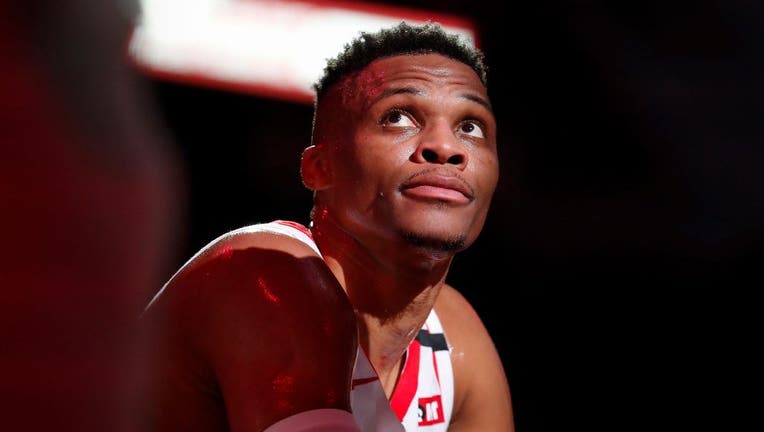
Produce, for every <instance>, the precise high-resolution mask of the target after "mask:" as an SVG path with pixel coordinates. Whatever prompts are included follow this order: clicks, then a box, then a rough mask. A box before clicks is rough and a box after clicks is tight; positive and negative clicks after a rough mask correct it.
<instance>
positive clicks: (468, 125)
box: [459, 120, 485, 138]
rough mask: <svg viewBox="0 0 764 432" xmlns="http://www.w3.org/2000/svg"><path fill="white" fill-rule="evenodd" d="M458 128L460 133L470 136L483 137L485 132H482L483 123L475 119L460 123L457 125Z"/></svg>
mask: <svg viewBox="0 0 764 432" xmlns="http://www.w3.org/2000/svg"><path fill="white" fill-rule="evenodd" d="M459 130H460V131H461V132H462V133H465V134H467V135H469V136H471V137H474V138H485V133H484V132H483V125H481V124H480V123H478V122H476V121H472V120H470V121H466V122H464V123H462V124H461V125H460V126H459Z"/></svg>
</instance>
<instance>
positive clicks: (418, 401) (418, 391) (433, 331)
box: [237, 221, 454, 432]
mask: <svg viewBox="0 0 764 432" xmlns="http://www.w3.org/2000/svg"><path fill="white" fill-rule="evenodd" d="M241 230H243V231H251V232H257V231H261V232H263V231H264V232H271V233H279V234H284V235H288V236H290V237H293V238H295V239H298V240H300V241H302V242H303V243H305V244H307V245H309V246H310V247H311V248H313V250H315V251H316V252H317V253H318V254H319V255H321V253H320V251H319V250H318V246H316V243H315V242H314V241H313V238H312V236H311V234H310V231H309V230H308V229H307V228H305V227H304V226H302V225H300V224H298V223H295V222H289V221H275V222H271V223H268V224H260V225H254V226H251V227H245V228H242V229H241ZM237 231H239V230H237ZM350 398H351V406H352V409H353V416H354V417H355V419H356V422H357V423H358V425H359V426H360V427H361V430H362V431H363V432H401V431H406V432H414V431H421V432H445V431H446V430H447V429H448V425H449V422H450V421H451V413H452V410H453V407H454V377H453V371H452V369H451V357H450V350H449V347H448V343H447V341H446V337H445V334H444V333H443V328H442V326H441V324H440V320H439V319H438V316H437V315H436V314H435V311H434V310H433V311H430V315H429V316H428V317H427V320H426V321H425V323H424V326H422V329H421V330H419V333H418V334H417V336H416V338H415V339H414V340H413V341H412V342H411V344H410V345H409V347H408V350H407V351H406V358H405V362H404V365H403V370H402V372H401V376H400V378H399V380H398V383H397V385H396V386H395V391H394V392H393V394H392V397H391V398H390V400H389V401H388V399H387V397H386V396H385V392H384V390H383V389H382V385H381V383H380V381H379V377H378V376H377V373H376V371H375V370H374V367H373V366H372V365H371V363H370V362H369V360H368V358H367V356H366V353H365V352H364V351H363V349H362V348H360V347H359V348H358V353H357V356H356V362H355V368H354V369H353V384H352V390H351V394H350Z"/></svg>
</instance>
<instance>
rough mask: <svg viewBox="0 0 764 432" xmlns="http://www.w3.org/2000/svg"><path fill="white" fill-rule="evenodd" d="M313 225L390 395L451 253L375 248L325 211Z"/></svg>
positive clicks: (446, 267) (363, 346)
mask: <svg viewBox="0 0 764 432" xmlns="http://www.w3.org/2000/svg"><path fill="white" fill-rule="evenodd" d="M311 231H312V232H313V236H314V238H315V240H316V243H317V244H318V247H319V249H320V250H321V254H322V255H323V257H324V260H325V261H326V263H327V265H328V266H329V268H330V269H331V270H332V272H333V273H334V275H335V277H337V280H338V281H339V282H340V284H341V285H342V287H343V288H344V290H345V292H346V293H347V295H348V298H349V299H350V302H351V303H352V304H353V307H354V309H355V312H356V316H357V318H358V323H359V325H358V327H359V341H360V344H361V347H362V348H363V349H364V351H365V352H366V354H367V355H368V357H369V360H370V361H371V363H372V365H373V366H374V368H375V369H376V370H377V373H378V374H379V375H380V379H381V380H382V383H383V385H384V387H385V390H386V392H387V393H388V396H389V395H390V393H391V392H392V389H393V387H394V383H395V380H396V379H397V376H398V371H399V369H400V364H401V363H400V361H401V358H402V356H403V354H404V353H405V352H406V349H407V348H408V346H409V344H410V343H411V341H412V340H413V339H414V337H415V336H416V335H417V333H418V331H419V329H420V328H421V327H422V325H423V324H424V321H425V320H426V319H427V316H428V314H429V313H430V311H431V310H432V308H433V306H434V304H435V300H436V298H437V295H438V293H439V292H440V289H441V287H442V286H443V283H444V280H445V277H446V274H447V273H448V269H449V266H450V263H451V257H449V258H447V259H445V260H444V259H442V257H441V258H440V259H435V258H433V257H432V256H431V255H430V254H426V253H422V252H421V251H419V250H417V249H416V247H414V246H404V247H400V246H396V248H395V250H389V249H385V250H381V249H373V248H372V247H370V246H369V245H368V244H367V243H362V242H360V241H358V239H357V238H356V237H355V236H354V235H352V233H350V232H348V231H347V230H345V229H343V228H342V227H341V226H340V225H339V224H338V223H337V221H336V220H335V219H333V218H331V217H330V216H327V215H326V214H324V215H323V216H322V217H320V218H317V219H316V220H314V224H313V226H312V228H311ZM386 243H390V242H386ZM401 244H404V243H401Z"/></svg>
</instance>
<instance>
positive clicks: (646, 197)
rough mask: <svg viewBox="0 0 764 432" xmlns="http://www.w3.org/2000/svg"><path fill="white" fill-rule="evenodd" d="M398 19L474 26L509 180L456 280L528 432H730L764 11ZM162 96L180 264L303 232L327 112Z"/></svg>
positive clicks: (505, 10)
mask: <svg viewBox="0 0 764 432" xmlns="http://www.w3.org/2000/svg"><path fill="white" fill-rule="evenodd" d="M384 3H388V4H397V5H406V6H409V7H421V8H427V9H432V10H436V11H440V12H448V13H458V14H462V15H466V16H468V17H470V18H472V19H473V20H475V22H476V23H477V24H478V26H479V28H478V31H479V34H480V41H479V43H480V45H481V48H483V50H484V51H485V53H486V56H487V60H488V62H489V64H490V66H491V69H490V74H489V91H490V95H491V98H492V101H493V104H494V107H495V113H496V117H497V119H498V122H499V125H500V129H499V144H500V156H501V164H502V178H501V182H500V186H499V189H498V191H497V193H496V197H495V201H494V206H493V210H492V213H491V215H490V216H489V219H488V221H487V225H486V227H485V230H484V234H483V235H482V237H481V238H480V239H479V240H478V242H477V243H476V244H475V245H474V246H473V247H472V248H471V249H469V250H467V251H465V252H464V253H462V254H461V255H459V256H457V258H456V259H455V261H454V265H453V268H452V271H451V273H450V276H449V280H450V282H451V283H452V284H453V285H455V286H456V287H457V288H458V289H460V290H461V292H462V293H463V294H464V295H465V296H466V297H467V298H468V299H469V300H470V301H471V302H472V303H473V304H474V306H475V308H476V309H477V310H478V312H479V313H480V314H481V316H482V317H483V319H484V321H485V324H486V326H487V327H488V329H489V331H490V332H491V333H492V334H493V336H494V338H495V342H496V345H497V347H498V349H499V352H500V354H501V356H502V359H503V361H504V365H505V368H506V371H507V376H508V378H509V381H510V385H511V387H512V392H513V399H514V404H515V419H516V424H517V430H518V432H539V431H551V430H562V429H571V428H575V429H581V430H591V429H601V430H623V429H631V428H634V429H637V428H649V429H664V428H667V429H685V428H689V427H691V426H693V427H694V426H698V425H705V426H708V425H719V426H726V427H728V426H730V425H731V422H734V421H735V419H737V418H738V417H739V413H740V411H742V410H744V409H745V407H746V404H750V402H747V403H746V402H742V401H740V400H738V399H736V398H734V397H733V396H734V395H735V392H734V391H733V390H732V389H733V387H736V386H739V385H741V384H742V385H744V386H745V385H746V384H745V383H747V375H745V374H743V373H742V372H741V368H740V366H741V365H742V364H743V363H745V361H746V360H745V359H746V357H747V355H748V353H747V351H749V349H747V348H744V347H745V346H747V345H744V344H743V341H744V338H745V337H746V336H747V335H748V334H749V333H750V332H751V330H750V329H751V328H752V325H753V324H754V322H755V321H758V319H755V317H756V312H755V311H754V304H755V303H754V302H753V301H752V300H751V298H752V297H751V296H752V295H753V294H755V292H756V291H758V290H759V289H760V287H761V282H760V278H758V277H757V271H758V270H759V267H760V266H759V259H760V256H761V252H762V246H763V245H764V223H763V222H762V220H763V219H762V218H763V217H764V187H763V186H764V169H763V168H764V163H763V162H764V157H763V156H764V151H763V150H762V144H764V143H763V142H762V138H763V137H764V134H762V132H763V131H762V113H763V112H764V111H763V110H762V101H763V99H762V96H764V92H763V91H762V90H764V84H762V73H763V72H764V66H763V65H764V62H762V48H763V47H762V45H763V44H762V42H763V41H764V39H763V38H762V35H763V34H764V33H762V31H761V30H762V22H764V6H763V5H764V3H762V2H760V1H725V0H712V1H686V2H680V1H670V2H658V1H655V2H651V1H642V2H604V1H601V2H597V1H577V2H574V1H563V0H541V1H533V2H516V3H512V4H504V2H501V3H500V2H496V4H489V3H482V2H467V1H455V0H452V1H442V0H441V1H407V2H398V1H387V2H384ZM147 80H148V78H147ZM149 82H150V84H151V86H152V88H153V89H154V90H155V94H156V96H157V98H158V100H159V103H160V106H161V112H162V114H163V115H164V117H165V118H164V120H166V123H167V125H168V126H169V129H170V131H171V133H172V134H173V136H174V138H175V140H176V142H177V143H178V145H179V147H180V153H181V155H182V158H183V162H184V164H185V166H186V168H187V180H188V181H187V185H188V191H189V195H188V201H187V202H188V208H187V215H188V221H187V226H188V229H187V230H186V231H185V232H186V237H184V238H182V240H181V241H182V244H180V245H178V248H177V250H179V251H180V252H181V253H179V256H178V257H177V262H176V264H177V265H180V264H181V263H182V262H183V261H185V259H187V258H188V257H190V255H191V254H192V253H193V252H195V251H196V250H198V249H199V248H200V247H201V246H203V245H204V244H206V243H207V242H208V241H210V240H212V239H213V238H214V237H216V236H218V235H220V234H222V233H224V232H226V231H228V230H230V229H233V228H237V227H240V226H243V225H247V224H252V223H256V222H262V221H268V220H272V219H292V220H297V221H301V222H307V218H308V211H309V209H310V206H311V197H310V193H309V192H308V191H307V190H305V189H304V188H303V187H302V186H301V183H300V180H299V172H298V165H299V154H300V151H301V150H302V149H303V148H304V147H305V146H306V145H307V144H308V143H309V141H310V125H311V113H312V111H311V110H312V107H310V106H308V105H300V104H295V103H289V102H285V101H280V100H275V99H265V98H258V97H256V96H252V95H245V94H235V93H228V92H223V91H218V90H214V89H209V88H201V87H190V86H186V85H181V84H177V83H170V82H164V81H158V80H156V81H155V80H149ZM172 270H174V269H168V275H167V276H168V277H169V276H170V272H171V271H172ZM759 342H760V338H759V339H758V342H756V343H759Z"/></svg>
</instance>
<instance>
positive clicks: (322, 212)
mask: <svg viewBox="0 0 764 432" xmlns="http://www.w3.org/2000/svg"><path fill="white" fill-rule="evenodd" d="M315 125H316V128H315V131H314V144H313V145H312V146H310V147H308V148H307V149H305V151H304V153H303V158H302V164H301V172H302V178H303V183H304V184H305V186H306V187H308V188H309V189H311V190H313V191H314V209H313V214H312V222H313V224H312V227H311V232H312V234H313V238H314V240H315V242H316V244H317V245H318V248H319V249H320V251H321V256H319V254H317V253H316V252H315V251H314V250H313V249H311V247H310V246H308V245H307V244H305V243H303V242H300V241H299V240H296V239H294V238H291V237H287V236H285V235H277V234H273V233H264V232H257V231H247V230H243V231H236V232H234V233H231V234H230V235H226V236H223V237H221V238H219V239H217V240H215V241H213V242H212V243H211V244H210V245H209V246H208V247H206V248H205V249H203V250H202V251H201V252H200V253H199V254H197V255H196V256H195V257H193V258H192V259H191V260H190V261H189V262H188V263H187V264H186V265H184V266H183V267H182V268H181V269H180V270H179V272H178V273H177V274H176V275H175V276H173V278H172V279H171V280H170V281H169V282H168V284H167V285H166V286H165V287H164V288H163V290H162V291H161V292H160V293H159V294H158V295H157V297H156V298H155V300H154V301H153V302H152V303H151V305H150V306H149V307H148V308H147V311H146V314H145V315H144V322H145V323H146V324H147V325H150V326H152V328H155V329H158V330H155V331H153V332H152V333H151V334H152V337H154V338H156V339H157V341H158V342H159V343H157V344H156V347H157V349H156V350H154V351H153V353H152V354H153V355H154V356H155V358H156V359H157V360H154V362H153V363H152V364H153V365H154V369H153V373H152V374H151V375H150V382H149V383H148V388H150V389H152V390H153V391H151V392H149V398H150V400H151V403H149V404H148V406H150V407H151V409H152V412H151V413H150V416H149V419H148V424H147V425H146V427H143V428H141V429H140V430H144V431H161V432H167V431H184V432H193V431H199V432H202V431H203V432H211V431H212V432H217V431H221V432H222V431H229V430H232V431H254V432H261V431H263V430H264V429H266V428H268V427H269V426H270V425H272V424H274V423H275V422H277V421H279V420H282V419H286V418H290V417H291V416H294V415H296V414H298V413H301V412H304V411H307V410H315V409H320V408H333V409H338V410H345V411H350V410H351V406H350V386H351V380H352V369H353V362H354V360H355V354H356V352H357V349H358V347H359V345H360V347H361V348H362V349H363V350H364V352H365V353H366V355H367V356H368V358H369V360H370V361H371V363H372V365H373V366H374V369H375V370H376V371H377V373H378V375H379V378H380V382H381V384H382V387H383V389H384V392H385V394H386V396H387V397H388V398H389V397H390V396H391V395H392V394H393V392H394V391H395V387H396V385H397V383H398V379H399V377H400V372H401V365H402V364H403V362H402V357H403V355H404V353H405V352H406V350H407V347H408V346H409V344H410V343H411V342H412V340H413V338H414V337H415V336H416V334H417V332H418V331H419V329H421V328H422V325H423V323H424V322H425V320H426V318H427V316H428V314H429V313H430V311H431V310H432V309H433V308H435V311H436V312H437V314H438V316H439V317H440V321H441V323H442V324H443V327H444V330H445V335H446V338H447V341H448V344H449V347H450V355H451V361H452V364H453V373H454V387H455V395H454V411H453V416H452V419H451V420H452V421H451V426H450V428H449V431H450V432H453V431H456V432H459V431H462V432H463V431H475V432H477V431H480V432H492V431H496V432H499V431H501V432H505V431H512V430H513V427H512V409H511V403H510V394H509V388H508V385H507V381H506V376H505V374H504V371H503V369H502V364H501V361H500V359H499V356H498V354H497V352H496V349H495V347H494V345H493V342H492V341H491V338H490V337H489V335H488V332H487V331H486V329H485V327H484V326H483V324H482V322H481V320H480V319H479V318H478V316H477V314H476V313H475V311H474V310H473V309H472V307H471V306H470V305H469V303H468V302H467V301H466V300H465V298H464V297H463V296H461V295H460V294H459V293H458V292H457V291H456V290H455V289H454V288H452V287H450V286H448V285H447V284H445V282H444V281H445V279H446V276H447V274H448V270H449V266H450V265H451V261H452V259H453V257H454V254H456V253H457V252H458V251H461V250H463V249H464V248H466V247H468V246H469V245H471V244H472V243H473V242H474V241H475V239H476V238H477V236H478V234H479V232H480V231H481V229H482V227H483V223H484V222H485V218H486V213H487V211H488V208H489V206H490V203H491V197H492V195H493V193H494V190H495V188H496V184H497V181H498V157H497V149H496V122H495V119H494V116H493V113H492V112H491V107H490V103H489V102H488V95H487V92H486V89H485V87H484V86H483V85H482V83H481V81H480V79H479V78H478V76H477V75H476V74H475V72H474V71H473V70H472V69H471V68H469V67H468V66H466V65H464V64H462V63H460V62H457V61H454V60H451V59H448V58H446V57H443V56H440V55H429V54H428V55H398V56H393V57H387V58H383V59H380V60H377V61H374V62H372V63H371V64H370V65H368V66H367V67H365V68H363V69H362V70H361V71H360V72H358V73H356V74H354V75H351V76H349V77H348V78H347V79H345V80H342V81H340V82H338V83H336V84H335V85H334V86H333V87H332V88H330V89H328V93H327V94H326V97H325V98H324V99H322V101H321V102H320V104H319V106H318V109H317V112H316V124H315ZM322 257H323V259H322ZM153 326H156V327H153Z"/></svg>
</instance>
